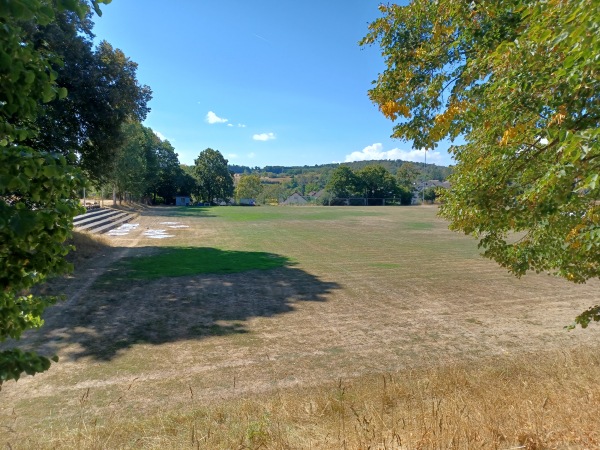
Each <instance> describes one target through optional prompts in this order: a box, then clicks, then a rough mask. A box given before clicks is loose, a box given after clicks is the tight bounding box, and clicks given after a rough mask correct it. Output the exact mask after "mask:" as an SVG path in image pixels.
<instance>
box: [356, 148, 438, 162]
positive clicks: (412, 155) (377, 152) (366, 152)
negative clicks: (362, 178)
mask: <svg viewBox="0 0 600 450" xmlns="http://www.w3.org/2000/svg"><path fill="white" fill-rule="evenodd" d="M382 159H401V160H402V161H413V162H423V161H424V160H425V149H420V150H400V149H399V148H394V149H392V150H388V151H384V150H383V145H382V144H381V143H375V144H373V145H369V146H367V147H365V148H363V149H362V150H361V151H359V152H352V153H351V154H349V155H346V162H353V161H370V160H382ZM441 160H442V155H441V154H440V152H435V151H432V150H429V151H427V162H432V163H434V162H438V161H441Z"/></svg>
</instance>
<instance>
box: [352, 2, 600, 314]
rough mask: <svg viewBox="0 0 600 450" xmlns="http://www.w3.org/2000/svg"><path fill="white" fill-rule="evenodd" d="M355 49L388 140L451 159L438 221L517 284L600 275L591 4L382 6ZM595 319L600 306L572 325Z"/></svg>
mask: <svg viewBox="0 0 600 450" xmlns="http://www.w3.org/2000/svg"><path fill="white" fill-rule="evenodd" d="M380 10H381V11H382V13H383V17H381V18H379V19H377V20H376V21H375V22H373V23H372V24H371V25H370V32H369V34H368V35H367V36H366V37H365V38H364V39H363V41H362V44H363V45H365V44H372V43H378V44H379V45H380V46H381V49H382V52H383V55H384V58H385V62H386V66H387V68H386V70H385V71H384V72H383V73H382V74H380V75H379V78H378V79H377V81H376V83H375V86H374V87H373V88H372V89H371V90H370V91H369V95H370V97H371V99H372V100H373V101H374V102H375V103H376V104H378V106H379V108H380V110H381V111H382V113H383V114H384V115H386V116H387V117H388V118H390V119H391V120H394V121H396V120H397V119H398V118H399V117H403V118H404V119H403V120H402V121H400V122H398V123H397V124H396V125H395V127H394V136H395V137H398V138H403V139H411V140H413V141H414V146H415V148H423V147H425V148H435V147H436V145H437V144H438V142H439V141H440V140H442V139H445V138H451V139H453V138H455V137H457V136H459V135H462V136H463V138H464V139H465V142H466V144H465V145H461V146H456V147H454V148H453V150H452V151H453V155H454V158H455V160H456V162H457V165H456V167H455V168H454V173H453V174H452V175H451V177H450V181H451V183H452V188H451V189H449V190H447V191H445V192H444V193H443V197H442V201H443V202H444V203H443V205H442V207H441V215H442V216H443V217H445V218H447V219H448V220H449V221H450V228H451V229H453V230H457V231H462V232H464V233H466V234H470V235H474V236H476V237H477V238H478V239H479V245H480V247H481V248H482V249H483V251H484V252H483V254H484V255H485V256H487V257H489V258H492V259H493V260H495V261H496V262H498V263H499V264H500V265H502V266H503V267H506V268H508V269H509V270H510V271H511V272H512V273H514V274H515V275H516V276H522V275H523V274H525V273H527V272H528V271H535V272H542V271H547V272H550V273H553V274H556V275H558V276H561V277H564V278H566V279H567V280H570V281H573V282H577V283H581V282H585V281H586V280H588V279H591V278H598V277H600V203H599V201H598V200H599V198H600V127H599V125H600V97H599V96H598V92H600V65H599V64H598V59H599V58H600V22H599V21H598V17H600V3H599V2H598V1H595V0H571V1H543V0H531V1H527V2H524V1H519V0H509V1H504V2H496V1H491V0H483V1H478V2H452V1H449V0H441V1H438V2H430V1H427V0H413V1H412V2H410V4H409V5H408V6H405V7H403V6H398V5H390V6H380ZM590 320H596V321H598V320H600V306H598V305H597V306H595V307H593V308H591V309H590V310H589V311H587V312H586V313H584V314H583V315H581V316H579V317H578V318H577V319H576V322H577V323H579V324H581V325H582V326H587V324H588V323H589V321H590Z"/></svg>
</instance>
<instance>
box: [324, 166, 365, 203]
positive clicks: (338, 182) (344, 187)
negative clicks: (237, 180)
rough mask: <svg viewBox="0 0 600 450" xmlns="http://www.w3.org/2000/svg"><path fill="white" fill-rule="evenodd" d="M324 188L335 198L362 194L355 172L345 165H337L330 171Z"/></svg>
mask: <svg viewBox="0 0 600 450" xmlns="http://www.w3.org/2000/svg"><path fill="white" fill-rule="evenodd" d="M325 189H327V191H329V192H330V193H331V195H332V196H333V197H337V198H349V197H353V196H355V195H360V194H362V192H361V186H360V180H359V179H358V177H357V176H356V173H355V172H354V171H353V170H352V169H351V168H350V167H348V166H346V165H341V166H338V167H336V168H335V170H334V171H333V172H331V176H330V177H329V181H328V182H327V186H326V187H325Z"/></svg>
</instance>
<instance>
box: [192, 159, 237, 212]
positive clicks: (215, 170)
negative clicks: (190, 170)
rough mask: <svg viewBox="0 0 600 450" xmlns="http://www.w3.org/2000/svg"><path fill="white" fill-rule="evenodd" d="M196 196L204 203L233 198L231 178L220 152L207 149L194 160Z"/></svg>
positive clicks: (225, 161)
mask: <svg viewBox="0 0 600 450" xmlns="http://www.w3.org/2000/svg"><path fill="white" fill-rule="evenodd" d="M194 163H195V165H196V166H195V172H196V178H197V180H198V194H199V195H200V197H201V198H202V199H203V200H204V201H206V202H213V201H215V200H217V199H222V200H227V199H229V198H231V197H233V190H234V188H233V176H232V175H231V173H230V172H229V169H228V168H227V160H226V159H225V158H224V157H223V155H222V154H221V152H220V151H218V150H213V149H212V148H207V149H206V150H203V151H202V152H200V154H199V155H198V158H196V159H195V160H194Z"/></svg>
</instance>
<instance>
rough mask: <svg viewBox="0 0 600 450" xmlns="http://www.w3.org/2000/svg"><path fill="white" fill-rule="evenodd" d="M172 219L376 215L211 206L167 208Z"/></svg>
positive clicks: (373, 212)
mask: <svg viewBox="0 0 600 450" xmlns="http://www.w3.org/2000/svg"><path fill="white" fill-rule="evenodd" d="M168 212H169V215H170V216H171V217H178V216H180V217H199V218H206V219H211V218H219V219H222V220H226V221H229V222H264V221H269V222H272V221H281V220H307V221H318V220H328V221H329V220H339V219H343V218H352V217H369V216H378V215H381V214H382V213H381V212H379V211H376V210H371V211H365V210H364V209H359V208H351V207H348V208H326V207H322V206H303V207H289V206H288V207H284V206H282V207H273V206H255V207H249V206H211V207H177V208H169V211H168Z"/></svg>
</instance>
